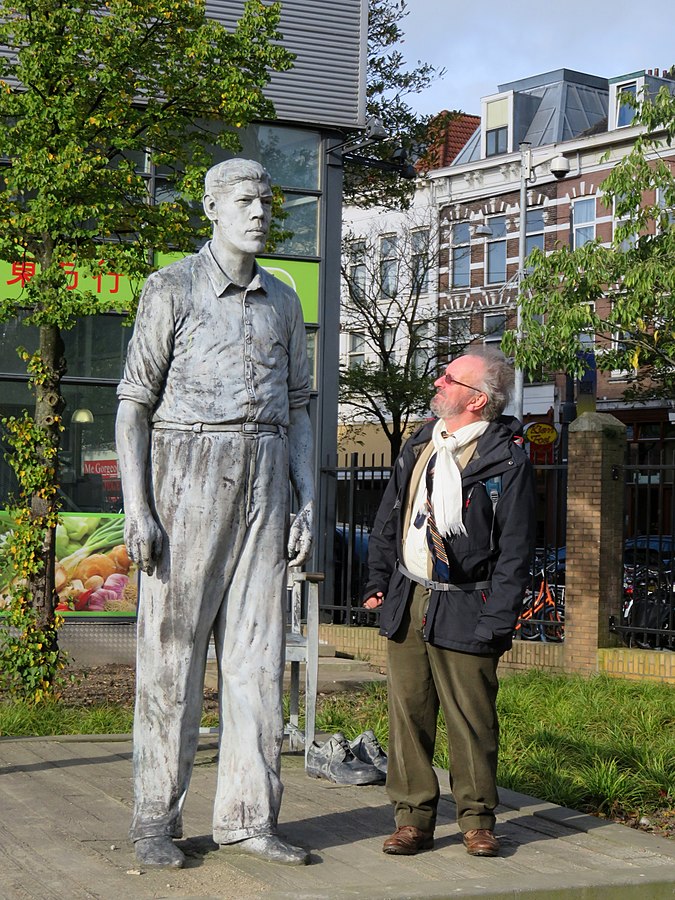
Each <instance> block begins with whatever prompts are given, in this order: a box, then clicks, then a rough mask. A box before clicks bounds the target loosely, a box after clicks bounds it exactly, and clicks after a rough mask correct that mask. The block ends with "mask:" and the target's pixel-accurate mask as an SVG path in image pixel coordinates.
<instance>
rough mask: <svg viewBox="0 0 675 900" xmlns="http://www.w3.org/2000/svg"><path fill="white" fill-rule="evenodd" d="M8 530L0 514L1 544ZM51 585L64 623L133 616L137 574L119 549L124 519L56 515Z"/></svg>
mask: <svg viewBox="0 0 675 900" xmlns="http://www.w3.org/2000/svg"><path fill="white" fill-rule="evenodd" d="M11 527H12V521H11V517H10V516H9V514H8V513H5V512H0V543H2V542H3V541H4V540H6V537H7V534H8V533H9V532H10V531H11ZM0 578H1V576H0ZM55 583H56V592H57V594H58V605H57V607H56V609H57V611H58V613H59V614H60V615H63V616H65V617H66V618H67V617H69V616H99V617H109V616H135V615H136V608H137V606H138V573H137V571H136V568H135V567H134V566H133V564H132V563H131V561H130V559H129V556H128V555H127V551H126V547H125V546H124V515H121V514H119V513H61V515H59V524H58V526H57V528H56V579H55ZM1 590H2V588H1V587H0V592H1ZM1 602H2V601H1V598H0V604H1Z"/></svg>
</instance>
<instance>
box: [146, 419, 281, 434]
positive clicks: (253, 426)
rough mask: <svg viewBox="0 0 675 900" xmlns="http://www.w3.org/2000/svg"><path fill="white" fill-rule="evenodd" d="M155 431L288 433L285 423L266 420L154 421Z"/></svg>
mask: <svg viewBox="0 0 675 900" xmlns="http://www.w3.org/2000/svg"><path fill="white" fill-rule="evenodd" d="M152 428H153V430H154V431H189V432H192V433H194V434H201V432H202V431H238V432H239V433H240V434H266V433H270V434H280V435H284V434H286V428H285V426H284V425H267V424H266V423H264V422H216V423H215V424H211V423H210V422H195V423H194V424H193V425H185V424H183V423H182V422H153V423H152Z"/></svg>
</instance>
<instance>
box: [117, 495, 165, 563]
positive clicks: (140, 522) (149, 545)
mask: <svg viewBox="0 0 675 900" xmlns="http://www.w3.org/2000/svg"><path fill="white" fill-rule="evenodd" d="M124 543H125V544H126V548H127V553H128V554H129V558H130V559H132V560H133V561H134V562H135V563H136V565H137V566H138V568H139V569H140V570H141V571H142V572H145V573H146V575H152V573H153V571H154V569H155V563H156V561H157V559H158V558H159V554H160V553H161V551H162V532H161V529H160V527H159V525H158V524H157V522H156V521H155V519H154V517H153V515H152V513H151V512H150V511H149V510H147V511H145V512H141V513H132V512H127V513H126V515H125V517H124Z"/></svg>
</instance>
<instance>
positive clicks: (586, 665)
mask: <svg viewBox="0 0 675 900" xmlns="http://www.w3.org/2000/svg"><path fill="white" fill-rule="evenodd" d="M625 450H626V427H625V425H623V424H622V423H621V422H619V420H618V419H615V418H614V416H610V415H607V414H604V413H594V412H587V413H583V414H582V415H581V416H579V418H578V419H576V420H575V421H574V422H572V424H571V425H570V430H569V470H568V486H567V563H566V574H565V669H566V670H567V671H570V672H580V673H587V674H590V673H592V672H596V671H597V670H598V652H597V651H598V648H599V647H610V646H615V645H616V644H617V639H616V637H615V636H614V635H612V634H610V631H609V625H608V622H609V616H610V615H612V614H614V615H616V614H617V613H618V611H619V609H620V603H621V594H622V589H623V581H622V578H623V569H622V556H623V515H624V470H623V466H624V458H625Z"/></svg>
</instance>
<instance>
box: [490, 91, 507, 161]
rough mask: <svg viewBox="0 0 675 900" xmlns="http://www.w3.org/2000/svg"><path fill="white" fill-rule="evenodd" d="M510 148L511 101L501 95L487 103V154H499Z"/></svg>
mask: <svg viewBox="0 0 675 900" xmlns="http://www.w3.org/2000/svg"><path fill="white" fill-rule="evenodd" d="M508 150H509V101H508V97H500V98H499V99H498V100H491V101H488V102H487V103H486V104H485V156H486V157H487V156H499V155H500V154H501V153H508Z"/></svg>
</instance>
